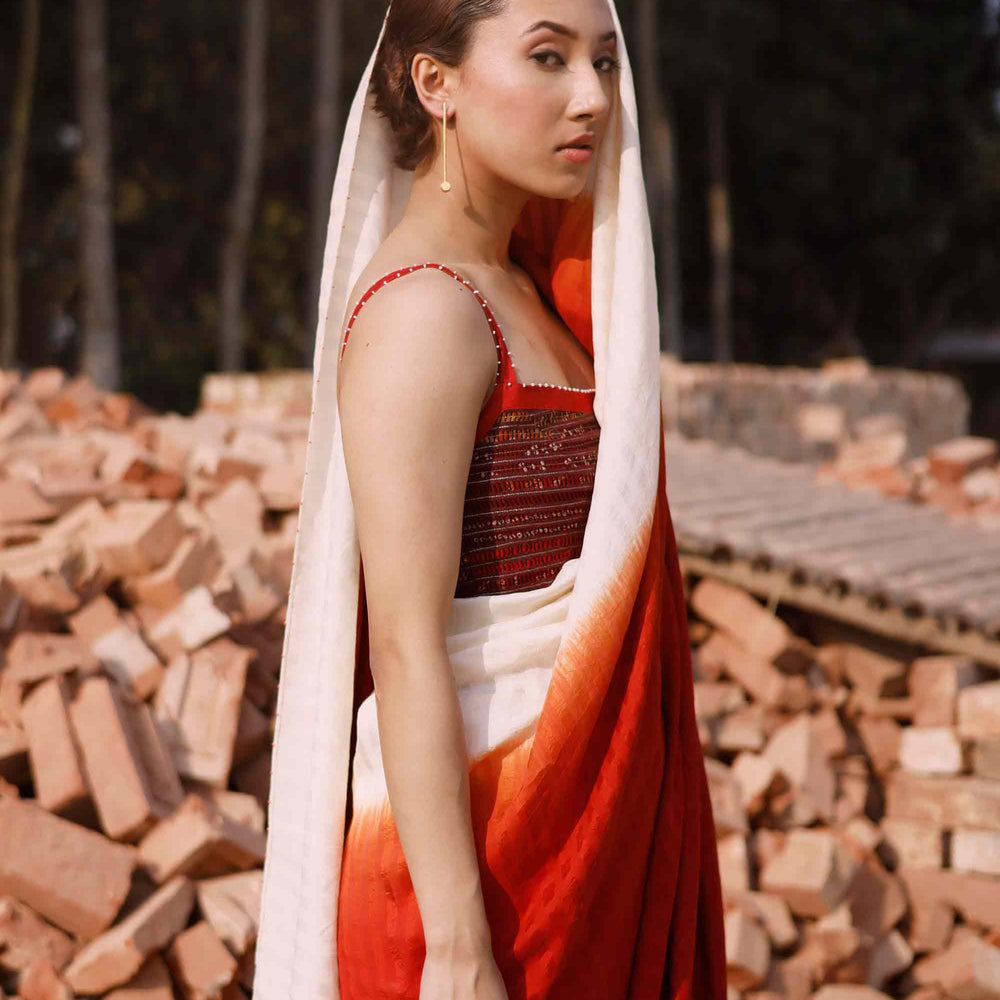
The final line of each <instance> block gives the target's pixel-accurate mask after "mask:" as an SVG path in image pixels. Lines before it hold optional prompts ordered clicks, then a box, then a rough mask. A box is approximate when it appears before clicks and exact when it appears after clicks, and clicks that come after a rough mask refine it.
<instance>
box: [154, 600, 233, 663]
mask: <svg viewBox="0 0 1000 1000" xmlns="http://www.w3.org/2000/svg"><path fill="white" fill-rule="evenodd" d="M229 624H230V622H229V616H228V615H226V614H225V613H224V612H223V611H220V610H219V608H218V607H217V606H216V605H215V602H214V601H213V600H212V594H211V591H209V589H208V588H207V587H195V588H194V589H193V590H189V591H188V592H187V593H186V594H185V595H184V596H183V597H182V598H181V600H180V602H179V603H178V604H177V605H176V606H175V607H174V608H172V609H171V610H170V611H168V612H166V613H165V614H163V615H162V616H161V617H160V618H159V620H158V621H157V622H156V624H154V625H151V626H150V627H149V628H147V634H148V636H149V641H150V643H151V644H152V645H153V647H154V648H155V649H156V650H157V652H158V653H159V654H160V655H161V656H162V657H163V658H164V659H165V660H170V659H172V658H173V657H175V656H177V655H178V654H180V653H190V652H193V651H194V650H196V649H198V648H199V647H201V646H204V645H205V644H206V643H208V642H211V641H212V640H213V639H217V638H218V637H219V636H221V635H225V633H226V632H227V631H229Z"/></svg>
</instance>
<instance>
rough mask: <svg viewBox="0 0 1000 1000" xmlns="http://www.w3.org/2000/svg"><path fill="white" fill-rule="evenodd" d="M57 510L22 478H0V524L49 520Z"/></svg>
mask: <svg viewBox="0 0 1000 1000" xmlns="http://www.w3.org/2000/svg"><path fill="white" fill-rule="evenodd" d="M58 513H59V511H58V510H57V509H56V508H55V507H54V506H53V505H52V504H50V503H49V502H48V501H47V500H45V499H43V497H42V496H41V495H40V494H39V493H38V490H36V489H35V487H34V486H32V485H31V483H29V482H27V481H26V480H23V479H0V524H17V523H20V522H22V521H49V520H51V519H52V518H54V517H55V516H56V515H57V514H58Z"/></svg>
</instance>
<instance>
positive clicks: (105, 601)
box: [66, 594, 122, 649]
mask: <svg viewBox="0 0 1000 1000" xmlns="http://www.w3.org/2000/svg"><path fill="white" fill-rule="evenodd" d="M66 623H67V624H68V625H69V627H70V629H71V630H72V632H73V634H74V635H77V636H79V637H80V639H81V640H83V642H84V643H86V645H87V648H88V649H93V646H94V643H95V642H97V640H98V639H100V638H101V637H102V636H105V635H107V634H108V633H109V632H114V631H115V629H117V628H119V627H120V626H121V623H122V620H121V615H120V614H119V613H118V608H117V606H116V605H115V603H114V601H112V600H111V598H110V597H108V596H107V595H106V594H98V595H97V597H95V598H94V599H93V600H92V601H90V602H89V603H87V604H85V605H84V606H83V607H82V608H81V609H80V610H79V611H77V612H76V614H74V615H70V616H69V618H68V619H67V622H66Z"/></svg>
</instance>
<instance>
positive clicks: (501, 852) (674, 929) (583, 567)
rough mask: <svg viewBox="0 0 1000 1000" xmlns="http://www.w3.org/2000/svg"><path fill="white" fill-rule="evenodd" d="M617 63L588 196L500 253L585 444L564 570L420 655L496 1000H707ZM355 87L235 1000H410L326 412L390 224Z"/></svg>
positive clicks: (709, 972) (693, 811)
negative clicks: (586, 505) (249, 940)
mask: <svg viewBox="0 0 1000 1000" xmlns="http://www.w3.org/2000/svg"><path fill="white" fill-rule="evenodd" d="M609 7H610V9H611V11H612V14H613V16H614V19H615V25H616V28H617V30H618V32H619V38H621V27H620V24H619V23H618V17H617V13H616V11H615V10H614V7H613V4H609ZM380 41H381V38H380ZM620 52H621V61H622V70H621V72H620V76H619V100H618V102H617V104H616V106H615V108H614V109H613V113H612V120H611V121H610V122H609V130H608V133H607V135H606V136H605V139H604V141H603V142H602V145H601V148H600V149H599V151H598V156H597V163H596V164H595V168H594V170H593V172H592V177H591V183H590V185H589V186H588V190H587V191H586V192H585V193H584V194H583V195H581V196H580V197H579V198H577V199H574V200H573V201H566V202H563V201H554V200H548V199H540V198H535V199H532V200H531V201H530V202H529V203H528V205H527V206H526V208H525V210H524V213H523V215H522V217H521V219H520V221H519V223H518V226H517V227H516V230H515V233H514V235H513V238H512V242H511V248H510V249H511V256H512V258H514V259H515V260H517V261H518V262H519V263H520V264H521V265H522V266H523V267H525V268H526V269H527V270H528V271H529V273H531V275H532V277H533V279H534V280H535V282H536V285H537V286H538V288H539V291H540V292H541V293H542V294H543V295H544V296H545V297H546V298H547V299H548V301H549V302H550V304H551V305H552V306H553V308H555V309H556V310H557V312H558V313H559V314H560V316H561V317H562V318H563V320H564V321H565V322H566V324H567V325H568V327H569V328H570V329H571V330H572V332H573V333H574V335H575V336H576V337H577V338H578V340H579V341H580V343H581V344H582V345H583V346H584V347H585V348H586V349H587V350H588V351H589V353H590V354H591V356H592V357H593V359H594V371H595V378H596V392H595V396H594V412H595V414H596V416H597V418H598V420H599V421H600V425H601V434H600V445H599V450H598V460H597V466H596V472H595V477H594V491H593V497H592V501H591V507H590V512H589V516H588V520H587V527H586V530H585V533H584V540H583V545H582V548H581V551H580V555H579V557H577V558H574V559H571V560H568V561H567V562H566V563H564V564H563V566H562V568H561V569H560V571H559V573H558V575H557V576H556V577H555V579H554V580H553V581H552V582H551V583H550V584H548V585H547V586H546V587H540V588H537V589H535V590H531V591H523V592H520V593H513V594H503V595H483V596H478V597H472V598H462V599H458V598H456V601H455V605H454V610H453V614H452V619H451V622H450V625H449V634H448V637H447V641H448V649H449V655H450V656H451V658H452V663H453V667H454V668H455V671H456V683H457V685H458V688H459V696H460V703H461V704H462V708H463V721H464V724H465V732H466V742H467V749H468V751H469V774H470V786H471V794H472V817H471V818H472V825H473V830H474V833H475V837H476V843H477V850H478V854H479V863H480V872H481V876H482V883H483V892H484V898H485V902H486V907H487V916H488V918H489V922H490V927H491V931H492V935H493V949H494V954H495V956H496V959H497V963H498V965H499V968H500V971H501V973H502V974H503V976H504V981H505V983H506V986H507V990H508V992H509V995H510V997H511V1000H569V998H574V1000H581V998H582V1000H590V998H592V1000H626V998H628V1000H656V998H671V1000H673V998H676V1000H686V998H695V1000H722V998H723V997H724V996H725V994H726V981H725V948H724V939H723V928H722V900H721V888H720V882H719V870H718V860H717V854H716V843H715V831H714V823H713V815H712V807H711V803H710V800H709V795H708V786H707V780H706V775H705V768H704V762H703V758H702V752H701V747H700V743H699V739H698V732H697V726H696V724H695V718H694V696H693V687H692V674H691V658H690V647H689V642H688V634H687V618H686V609H685V600H684V594H683V586H682V581H681V576H680V569H679V564H678V557H677V549H676V543H675V538H674V532H673V527H672V524H671V521H670V514H669V507H668V503H667V494H666V486H667V483H666V466H665V461H664V453H663V435H662V428H661V423H660V411H659V399H660V392H659V364H658V360H659V356H658V318H657V312H656V308H657V307H656V301H657V300H656V288H655V273H654V266H653V256H652V241H651V238H650V231H649V220H648V213H647V210H646V202H645V193H644V188H643V183H642V172H641V165H640V155H639V138H638V131H637V126H636V107H635V97H634V88H633V84H632V77H631V73H630V70H629V66H628V59H627V54H626V53H625V51H624V45H623V44H620ZM373 61H374V55H373V58H372V62H373ZM372 62H369V65H368V68H367V70H366V72H365V75H364V77H363V79H362V81H361V84H360V86H359V88H358V92H357V94H356V96H355V100H354V104H353V107H352V111H351V115H350V118H349V120H348V123H347V127H346V130H345V137H344V143H343V146H342V151H341V159H340V165H339V168H338V172H337V179H336V183H335V187H334V193H333V200H332V206H331V217H330V226H329V231H328V240H327V253H326V260H325V267H324V275H323V281H322V286H321V296H320V313H319V315H320V324H319V330H318V335H317V347H316V358H315V379H316V381H315V386H314V394H313V399H314V408H313V416H312V421H311V431H310V445H309V451H308V456H307V472H306V480H305V484H304V487H303V498H302V506H301V510H300V521H299V533H300V534H299V539H298V541H297V544H296V557H295V564H294V568H293V577H292V592H291V597H290V601H289V608H288V624H287V630H286V638H285V650H284V656H283V661H282V670H281V677H280V682H279V696H278V697H279V701H278V720H277V728H276V733H275V742H274V751H273V761H272V783H271V795H270V802H269V826H268V842H267V854H266V859H265V865H264V885H263V891H262V901H261V921H260V932H259V937H258V944H257V955H256V976H255V982H254V996H255V998H256V1000H289V998H294V1000H340V998H343V1000H360V998H375V997H387V998H388V997H399V998H412V1000H417V996H418V991H419V983H420V972H421V968H422V963H423V938H422V933H421V929H420V918H419V912H418V910H417V905H416V899H415V897H414V894H413V890H412V885H411V883H410V880H409V876H408V873H407V869H406V862H405V858H404V856H403V853H402V849H401V845H400V843H399V839H398V835H397V833H396V830H395V827H394V824H393V821H392V812H391V807H390V804H389V802H388V797H387V795H386V794H385V788H384V776H383V777H382V779H381V781H380V775H381V761H380V759H379V755H378V745H377V728H373V718H372V717H373V715H374V712H373V710H372V709H371V708H370V707H369V708H368V709H367V710H366V709H365V705H366V703H367V704H368V705H369V706H370V705H371V702H370V697H371V691H372V688H371V674H370V670H369V666H368V658H367V642H366V638H367V621H366V609H365V599H364V581H363V574H362V572H361V566H360V553H359V549H358V543H357V534H356V530H355V522H354V512H353V507H352V504H351V497H350V491H349V488H348V484H347V477H346V471H345V468H344V458H343V447H342V442H341V439H340V434H339V431H340V428H339V421H338V419H337V406H336V392H335V386H336V368H337V364H338V358H339V345H340V340H341V334H342V328H343V320H344V310H345V306H346V302H347V296H348V294H349V292H350V289H351V288H352V287H353V285H354V283H355V281H356V280H357V277H358V275H359V274H360V272H361V271H362V269H363V268H364V266H365V265H366V263H367V262H368V261H369V260H370V259H371V256H372V255H373V254H374V252H375V250H376V249H377V247H378V245H379V243H380V242H381V240H382V239H383V238H384V236H385V235H386V234H387V233H388V232H389V230H390V229H391V228H392V226H393V225H394V224H395V222H396V221H397V220H398V218H399V217H400V215H401V214H402V211H403V209H404V208H405V204H406V197H407V194H408V189H409V181H410V177H411V175H409V174H407V173H406V172H405V171H402V170H399V169H397V168H395V167H394V166H393V165H392V141H391V135H389V133H388V130H387V125H386V123H385V122H383V121H382V120H381V119H379V118H378V116H377V115H376V114H375V113H374V109H373V107H372V102H371V98H370V95H369V94H368V82H369V79H370V75H371V69H372ZM498 678H506V679H507V680H506V681H503V680H500V681H498ZM491 682H492V689H491Z"/></svg>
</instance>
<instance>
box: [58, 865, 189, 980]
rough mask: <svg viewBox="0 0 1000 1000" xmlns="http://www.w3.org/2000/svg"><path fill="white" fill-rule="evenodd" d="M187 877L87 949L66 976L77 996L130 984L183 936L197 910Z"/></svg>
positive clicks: (162, 890) (164, 888)
mask: <svg viewBox="0 0 1000 1000" xmlns="http://www.w3.org/2000/svg"><path fill="white" fill-rule="evenodd" d="M194 898H195V893H194V886H193V885H192V884H191V882H190V881H189V880H188V879H186V878H183V877H178V878H176V879H173V880H171V881H170V882H168V883H167V884H166V885H164V886H161V887H160V889H158V890H157V891H156V892H155V893H154V894H153V895H152V896H150V898H149V899H147V900H146V902H144V903H143V904H142V905H141V906H140V907H138V909H136V910H135V911H133V912H132V913H130V914H129V915H128V916H127V917H126V918H125V919H124V920H122V921H121V922H120V923H118V924H115V926H114V927H112V928H111V929H110V930H109V931H107V932H105V933H104V934H102V935H101V936H100V937H98V938H95V939H94V940H93V941H91V942H90V943H89V944H88V945H87V946H86V947H85V948H83V949H82V950H81V951H80V952H79V953H78V954H77V955H76V956H75V957H74V959H73V961H72V962H70V964H69V965H68V966H67V967H66V969H65V970H64V972H63V976H64V978H65V979H66V981H67V982H68V983H69V984H70V986H72V988H73V989H74V990H76V992H77V993H105V992H107V991H108V990H110V989H112V988H113V987H115V986H121V985H122V984H124V983H127V982H129V981H130V980H131V979H132V978H133V977H134V976H135V975H136V973H138V972H139V970H140V968H142V966H143V964H144V963H145V961H146V959H148V958H149V956H150V955H153V954H154V953H156V952H158V951H160V950H161V949H163V948H165V947H166V946H167V944H168V943H169V942H170V941H171V940H173V938H174V937H175V936H176V935H177V934H179V933H180V931H181V930H182V929H183V927H184V926H185V924H187V921H188V917H189V916H190V914H191V910H192V908H193V907H194Z"/></svg>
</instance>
